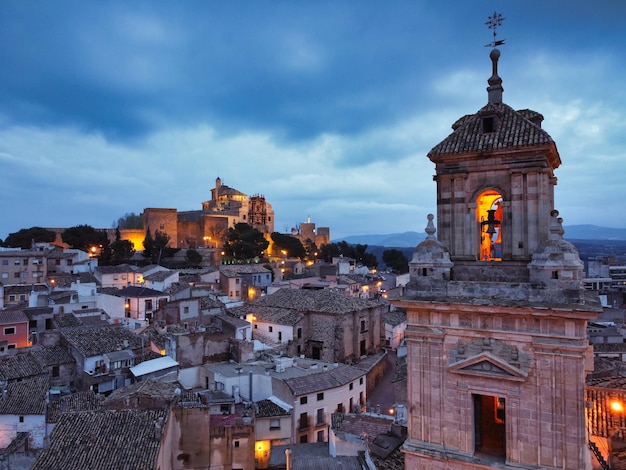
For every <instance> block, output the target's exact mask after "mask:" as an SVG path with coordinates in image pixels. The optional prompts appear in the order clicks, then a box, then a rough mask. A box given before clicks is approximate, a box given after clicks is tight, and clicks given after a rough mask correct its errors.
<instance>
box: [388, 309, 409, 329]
mask: <svg viewBox="0 0 626 470" xmlns="http://www.w3.org/2000/svg"><path fill="white" fill-rule="evenodd" d="M383 321H384V322H385V323H387V324H388V325H391V326H396V325H399V324H400V323H403V322H405V321H406V312H403V311H402V310H390V311H388V312H385V313H383Z"/></svg>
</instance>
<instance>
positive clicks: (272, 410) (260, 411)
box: [256, 398, 291, 418]
mask: <svg viewBox="0 0 626 470" xmlns="http://www.w3.org/2000/svg"><path fill="white" fill-rule="evenodd" d="M290 414H291V410H286V409H284V408H283V407H282V406H280V405H278V404H276V403H274V402H273V401H272V400H269V399H267V398H266V399H265V400H261V401H257V402H256V417H257V418H271V417H277V416H289V415H290Z"/></svg>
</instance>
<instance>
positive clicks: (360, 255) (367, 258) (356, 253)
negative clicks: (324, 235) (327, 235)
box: [320, 240, 378, 268]
mask: <svg viewBox="0 0 626 470" xmlns="http://www.w3.org/2000/svg"><path fill="white" fill-rule="evenodd" d="M338 256H347V257H348V258H353V259H355V260H356V261H357V262H358V263H360V264H362V265H363V266H367V267H368V268H375V267H376V266H378V259H377V258H376V255H375V254H373V253H368V252H367V245H356V247H354V246H352V245H350V244H349V243H348V242H346V241H345V240H342V241H340V242H339V243H329V244H327V245H322V246H321V248H320V257H321V258H323V259H324V261H326V262H327V263H330V262H332V260H333V258H336V257H338Z"/></svg>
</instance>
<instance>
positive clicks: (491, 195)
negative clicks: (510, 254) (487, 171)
mask: <svg viewBox="0 0 626 470" xmlns="http://www.w3.org/2000/svg"><path fill="white" fill-rule="evenodd" d="M476 220H477V221H478V224H479V233H480V259H481V260H482V261H502V195H501V194H500V193H499V192H498V191H494V190H492V189H488V190H487V191H483V192H482V193H480V195H479V196H478V198H477V199H476Z"/></svg>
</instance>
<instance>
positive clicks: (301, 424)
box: [298, 417, 311, 431]
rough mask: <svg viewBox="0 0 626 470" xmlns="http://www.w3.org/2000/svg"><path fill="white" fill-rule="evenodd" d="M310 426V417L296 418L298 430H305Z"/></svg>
mask: <svg viewBox="0 0 626 470" xmlns="http://www.w3.org/2000/svg"><path fill="white" fill-rule="evenodd" d="M310 427H311V418H309V417H306V418H300V419H299V420H298V431H306V430H307V429H309V428H310Z"/></svg>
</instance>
